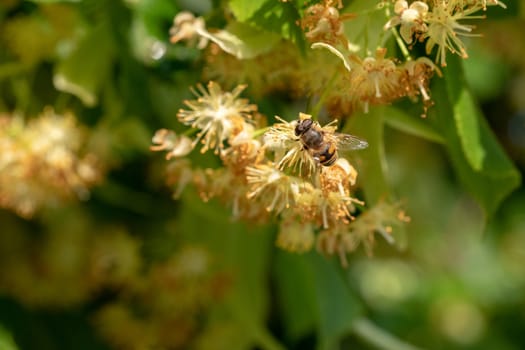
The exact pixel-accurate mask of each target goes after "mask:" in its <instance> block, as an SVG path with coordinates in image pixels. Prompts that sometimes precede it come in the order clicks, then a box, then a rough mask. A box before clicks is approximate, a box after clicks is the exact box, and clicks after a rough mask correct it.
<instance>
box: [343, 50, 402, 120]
mask: <svg viewBox="0 0 525 350" xmlns="http://www.w3.org/2000/svg"><path fill="white" fill-rule="evenodd" d="M385 55H386V49H384V48H379V49H377V50H376V54H375V57H366V58H365V59H363V60H361V59H360V58H359V57H357V56H352V59H353V61H354V67H353V70H352V72H351V74H350V77H349V79H350V86H351V89H352V93H353V94H354V96H355V99H356V100H357V101H358V102H360V103H362V104H363V107H364V111H365V112H368V107H369V104H370V103H372V104H385V103H389V102H391V101H392V100H394V99H397V98H399V97H402V96H403V94H404V91H403V86H402V85H401V77H402V74H403V73H402V71H401V70H399V69H398V68H397V67H396V64H395V63H394V61H392V60H391V59H389V58H385Z"/></svg>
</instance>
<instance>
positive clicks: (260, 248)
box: [178, 191, 284, 350]
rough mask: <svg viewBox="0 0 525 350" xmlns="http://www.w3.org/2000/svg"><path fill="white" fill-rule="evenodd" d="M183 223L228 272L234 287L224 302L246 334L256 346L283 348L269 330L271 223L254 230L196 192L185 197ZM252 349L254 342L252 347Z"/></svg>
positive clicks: (191, 236)
mask: <svg viewBox="0 0 525 350" xmlns="http://www.w3.org/2000/svg"><path fill="white" fill-rule="evenodd" d="M182 199H183V200H182V203H183V205H182V206H181V210H180V212H179V217H178V224H179V225H180V230H181V232H184V234H185V235H187V236H185V239H186V240H189V241H190V242H192V241H193V242H199V243H201V244H202V243H204V244H205V245H206V246H207V247H208V248H209V249H210V250H211V251H212V252H213V255H214V256H216V257H217V258H218V259H217V260H218V261H220V262H221V264H223V265H225V266H226V269H227V271H230V272H231V273H232V278H233V285H232V289H231V290H230V291H229V292H228V297H227V300H226V301H225V302H224V303H222V304H221V305H219V307H220V308H222V310H221V311H222V313H223V314H227V315H229V317H230V318H232V319H233V320H234V321H235V322H236V323H237V324H239V326H240V328H241V329H243V331H244V333H243V334H241V335H239V336H240V337H241V336H242V337H244V338H245V339H246V341H247V342H249V343H250V344H251V345H252V346H251V347H257V348H261V349H268V350H283V349H284V348H283V346H282V345H281V344H279V342H278V341H277V340H276V339H275V338H274V337H273V336H272V335H271V333H270V332H269V331H268V330H267V328H266V318H267V316H268V304H269V295H268V286H267V275H268V271H269V258H270V256H271V253H272V251H273V249H274V244H273V236H272V235H271V234H270V232H269V231H268V227H265V226H259V227H256V226H252V227H250V228H249V229H248V228H247V227H246V226H245V225H244V224H241V223H234V222H232V221H231V219H230V217H231V213H230V212H229V211H228V210H225V209H224V208H223V207H222V206H220V205H217V203H216V202H215V201H211V202H209V203H203V202H202V201H201V199H200V198H199V197H198V195H197V194H196V193H195V192H193V191H186V192H185V193H184V194H183V196H182ZM247 348H250V346H247Z"/></svg>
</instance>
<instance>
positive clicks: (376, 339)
mask: <svg viewBox="0 0 525 350" xmlns="http://www.w3.org/2000/svg"><path fill="white" fill-rule="evenodd" d="M352 332H353V333H354V334H355V335H356V336H358V337H359V338H361V339H362V340H364V341H366V342H367V343H368V344H370V345H372V346H374V347H376V348H377V349H382V350H421V348H418V347H416V346H414V345H412V344H408V343H405V342H404V341H402V340H401V339H399V338H396V337H395V336H393V335H392V334H390V333H388V332H387V331H385V330H384V329H382V328H380V327H378V326H377V325H375V324H374V323H372V322H371V321H370V320H368V319H366V318H358V319H357V320H355V321H354V323H353V324H352Z"/></svg>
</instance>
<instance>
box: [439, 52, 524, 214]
mask: <svg viewBox="0 0 525 350" xmlns="http://www.w3.org/2000/svg"><path fill="white" fill-rule="evenodd" d="M447 63H448V66H447V69H446V70H445V71H444V79H438V80H437V81H436V82H435V87H434V89H433V91H434V96H435V101H436V104H435V106H434V108H432V110H431V111H430V113H431V114H430V115H429V116H430V117H431V119H434V122H435V123H436V125H437V127H438V128H439V129H440V130H441V133H442V134H443V136H444V137H445V139H446V144H447V149H448V152H449V155H450V158H451V160H452V163H453V165H454V168H455V170H456V172H457V174H458V176H459V179H460V180H461V182H462V183H463V185H464V186H465V188H466V189H467V190H468V191H469V192H470V193H471V194H472V196H473V197H474V198H475V199H476V201H477V202H478V203H479V204H480V206H481V207H482V208H483V210H484V211H485V214H487V215H488V216H490V215H491V214H493V213H494V211H495V210H496V209H497V207H498V206H499V204H500V203H501V201H502V200H503V199H504V198H505V197H507V196H508V195H509V194H510V193H511V192H512V191H513V190H514V189H515V188H516V187H518V185H519V184H520V174H519V172H518V170H517V169H516V168H515V166H514V164H513V163H512V161H511V160H510V159H509V158H508V156H507V155H506V153H505V152H504V150H503V149H502V147H501V146H500V145H499V143H498V141H497V139H496V138H495V136H494V134H493V133H492V131H491V130H490V127H489V126H488V124H487V122H486V121H485V119H484V118H483V116H482V114H481V112H480V110H479V108H478V107H477V105H476V102H475V101H474V99H473V97H472V94H471V93H470V91H469V90H468V88H467V86H466V84H465V79H464V76H463V70H462V67H461V61H460V59H459V58H456V57H454V56H452V57H449V58H448V62H447Z"/></svg>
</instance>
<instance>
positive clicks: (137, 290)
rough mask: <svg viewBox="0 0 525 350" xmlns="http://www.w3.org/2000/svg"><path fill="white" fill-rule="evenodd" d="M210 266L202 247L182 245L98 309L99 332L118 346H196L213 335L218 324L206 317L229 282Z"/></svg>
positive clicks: (221, 297) (184, 347)
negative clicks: (135, 282)
mask: <svg viewBox="0 0 525 350" xmlns="http://www.w3.org/2000/svg"><path fill="white" fill-rule="evenodd" d="M212 263H213V261H212V256H211V254H210V253H209V252H208V251H207V250H206V249H204V248H202V247H199V246H185V247H182V249H180V250H179V251H178V252H176V254H174V255H173V256H171V257H170V258H169V259H167V260H166V261H163V262H158V263H155V264H153V265H152V266H151V267H150V268H149V269H148V271H147V272H146V273H145V275H143V276H141V280H140V283H137V284H136V285H135V286H132V288H129V289H128V290H127V291H126V293H125V294H122V295H121V296H120V297H119V298H118V299H117V300H115V301H113V302H111V303H108V304H106V305H104V306H103V307H102V308H101V309H99V310H98V311H97V313H96V314H95V317H94V320H95V324H96V326H97V328H98V330H99V331H100V333H101V334H102V336H103V337H104V338H106V339H107V340H108V341H109V342H110V343H111V344H113V345H114V346H115V347H117V348H124V349H137V350H138V349H152V348H160V349H166V348H169V349H187V348H195V345H196V343H198V342H199V341H204V340H203V339H204V338H208V337H210V336H213V332H214V327H215V325H214V324H215V323H218V322H213V321H211V320H208V315H207V314H208V313H209V311H210V309H212V307H213V306H214V305H215V304H216V303H218V302H220V301H222V300H223V299H224V297H225V296H226V295H227V293H228V291H229V288H230V284H231V281H230V277H229V276H228V275H227V274H226V273H224V272H222V271H219V270H218V269H217V268H213V267H212ZM137 308H139V309H141V310H142V312H141V313H140V314H138V313H137V312H136V310H137ZM210 332H211V334H210Z"/></svg>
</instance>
